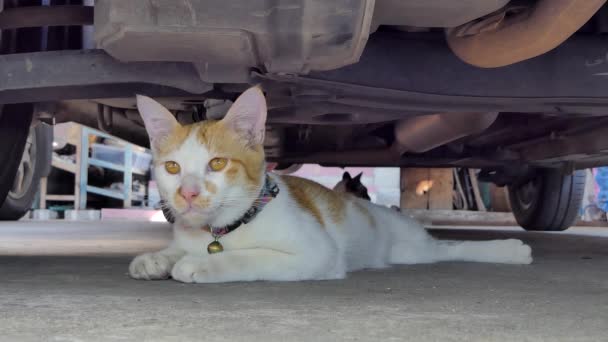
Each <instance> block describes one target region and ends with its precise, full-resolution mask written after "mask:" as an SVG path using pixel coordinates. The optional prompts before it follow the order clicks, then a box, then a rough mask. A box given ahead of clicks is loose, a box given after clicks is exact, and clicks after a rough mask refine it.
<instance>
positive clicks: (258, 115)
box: [222, 87, 266, 146]
mask: <svg viewBox="0 0 608 342" xmlns="http://www.w3.org/2000/svg"><path fill="white" fill-rule="evenodd" d="M222 122H223V123H224V124H225V125H226V126H228V127H229V128H230V129H232V130H233V131H234V132H235V133H237V134H239V135H240V136H241V138H243V139H244V140H246V141H247V144H248V145H249V146H255V145H262V144H263V143H264V129H265V126H266V99H265V98H264V93H262V90H261V89H260V88H258V87H253V88H249V89H247V90H246V91H245V92H244V93H242V94H241V96H239V97H238V98H237V99H236V101H235V102H234V104H233V105H232V107H230V109H229V110H228V113H227V114H226V116H225V117H224V118H223V119H222Z"/></svg>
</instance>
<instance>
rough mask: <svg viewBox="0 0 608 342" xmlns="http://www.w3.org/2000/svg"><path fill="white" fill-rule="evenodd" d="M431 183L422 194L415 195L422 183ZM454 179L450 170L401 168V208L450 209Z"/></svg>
mask: <svg viewBox="0 0 608 342" xmlns="http://www.w3.org/2000/svg"><path fill="white" fill-rule="evenodd" d="M429 180H431V181H433V186H432V187H431V188H430V190H429V191H428V192H426V193H424V194H416V187H417V186H418V184H419V183H420V182H422V181H429ZM453 189H454V177H453V173H452V169H429V168H402V169H401V208H404V209H448V210H451V209H452V206H453V204H452V201H453V199H452V194H453Z"/></svg>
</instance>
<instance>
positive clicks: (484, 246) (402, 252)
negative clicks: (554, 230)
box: [390, 238, 532, 264]
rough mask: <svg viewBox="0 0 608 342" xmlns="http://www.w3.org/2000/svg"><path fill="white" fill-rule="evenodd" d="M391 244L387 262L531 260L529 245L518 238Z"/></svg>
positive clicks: (511, 261) (515, 261) (502, 261)
mask: <svg viewBox="0 0 608 342" xmlns="http://www.w3.org/2000/svg"><path fill="white" fill-rule="evenodd" d="M392 247H393V248H392V250H391V256H390V259H391V260H390V262H391V263H393V264H417V263H431V262H439V261H472V262H488V263H501V264H530V263H531V262H532V249H531V248H530V246H528V245H526V244H524V243H523V242H522V241H520V240H517V239H508V240H490V241H452V240H435V239H433V238H429V240H427V241H426V243H424V244H421V245H418V246H416V247H414V248H412V245H411V243H406V242H396V243H395V244H394V245H393V246H392ZM408 247H409V248H408ZM406 248H408V249H406Z"/></svg>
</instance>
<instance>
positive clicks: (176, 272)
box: [171, 255, 213, 283]
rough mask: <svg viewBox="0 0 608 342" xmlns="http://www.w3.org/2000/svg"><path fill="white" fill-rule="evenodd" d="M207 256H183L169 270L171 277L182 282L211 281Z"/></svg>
mask: <svg viewBox="0 0 608 342" xmlns="http://www.w3.org/2000/svg"><path fill="white" fill-rule="evenodd" d="M210 275H211V263H210V262H209V258H206V257H195V256H189V255H187V256H185V257H183V258H181V259H180V260H179V261H178V262H177V263H176V264H175V266H173V269H172V270H171V277H172V278H173V279H175V280H177V281H181V282H182V283H209V282H213V281H211V277H210Z"/></svg>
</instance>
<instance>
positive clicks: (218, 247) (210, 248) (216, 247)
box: [207, 241, 224, 254]
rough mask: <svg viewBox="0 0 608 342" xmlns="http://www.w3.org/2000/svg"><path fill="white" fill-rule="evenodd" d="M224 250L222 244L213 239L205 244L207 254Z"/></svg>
mask: <svg viewBox="0 0 608 342" xmlns="http://www.w3.org/2000/svg"><path fill="white" fill-rule="evenodd" d="M223 251H224V246H222V244H221V243H220V242H219V241H213V242H212V243H210V244H209V245H207V252H208V253H209V254H215V253H220V252H223Z"/></svg>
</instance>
